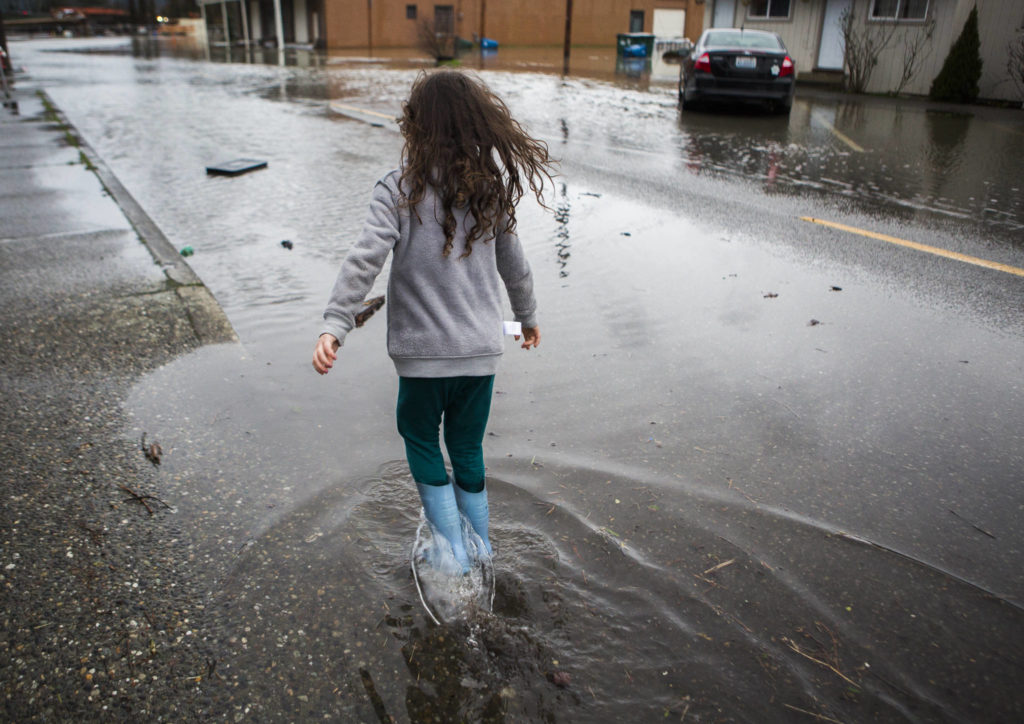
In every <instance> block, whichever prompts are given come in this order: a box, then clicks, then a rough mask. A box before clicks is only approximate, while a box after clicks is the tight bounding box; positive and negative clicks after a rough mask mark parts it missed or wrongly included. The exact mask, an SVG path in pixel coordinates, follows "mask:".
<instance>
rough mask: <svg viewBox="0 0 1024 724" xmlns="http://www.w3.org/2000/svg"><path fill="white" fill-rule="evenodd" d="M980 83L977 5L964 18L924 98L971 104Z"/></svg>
mask: <svg viewBox="0 0 1024 724" xmlns="http://www.w3.org/2000/svg"><path fill="white" fill-rule="evenodd" d="M979 80H981V38H980V37H978V6H977V5H975V6H974V9H973V10H971V14H970V15H968V16H967V22H966V23H964V29H963V30H962V31H961V32H960V37H959V38H957V39H956V42H955V43H953V46H952V47H951V48H950V49H949V55H947V56H946V62H945V63H943V64H942V70H940V71H939V74H938V75H937V76H935V80H933V81H932V87H931V90H930V91H929V92H928V96H929V97H930V98H931V99H932V100H934V101H953V102H955V103H971V102H972V101H974V99H975V98H977V97H978V81H979Z"/></svg>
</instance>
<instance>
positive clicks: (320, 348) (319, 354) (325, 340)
mask: <svg viewBox="0 0 1024 724" xmlns="http://www.w3.org/2000/svg"><path fill="white" fill-rule="evenodd" d="M340 346H341V343H340V342H338V338H337V337H335V336H334V335H333V334H321V335H320V339H318V340H317V341H316V348H315V349H314V350H313V369H315V370H316V371H317V372H319V373H320V374H322V375H326V374H327V373H328V372H330V371H331V367H333V366H334V362H335V360H337V359H338V347H340Z"/></svg>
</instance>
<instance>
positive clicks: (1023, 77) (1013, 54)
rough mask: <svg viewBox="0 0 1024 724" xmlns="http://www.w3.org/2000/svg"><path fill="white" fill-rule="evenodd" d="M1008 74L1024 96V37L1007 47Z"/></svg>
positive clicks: (1018, 38) (1011, 42)
mask: <svg viewBox="0 0 1024 724" xmlns="http://www.w3.org/2000/svg"><path fill="white" fill-rule="evenodd" d="M1006 72H1007V73H1009V74H1010V80H1012V81H1013V84H1014V85H1015V86H1016V87H1017V92H1018V93H1020V94H1021V95H1022V96H1024V35H1022V36H1018V37H1017V39H1016V40H1011V41H1010V42H1009V44H1008V45H1007V46H1006Z"/></svg>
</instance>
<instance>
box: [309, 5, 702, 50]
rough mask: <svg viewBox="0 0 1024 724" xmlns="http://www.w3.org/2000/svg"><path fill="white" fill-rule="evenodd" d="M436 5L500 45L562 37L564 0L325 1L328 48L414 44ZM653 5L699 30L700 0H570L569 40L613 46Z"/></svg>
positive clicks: (694, 32) (465, 34) (461, 32)
mask: <svg viewBox="0 0 1024 724" xmlns="http://www.w3.org/2000/svg"><path fill="white" fill-rule="evenodd" d="M410 5H411V6H415V8H416V19H415V20H412V19H408V18H407V9H406V8H407V6H410ZM437 5H450V6H451V7H452V9H453V12H454V19H455V34H456V35H458V36H459V37H462V38H466V39H471V38H472V37H473V36H474V35H477V36H480V35H481V32H480V29H481V21H482V22H483V30H484V32H483V35H484V36H485V37H488V38H493V39H494V40H497V41H498V42H499V43H500V44H502V45H519V46H522V45H561V44H562V43H563V41H564V38H565V12H566V2H565V0H556V2H544V1H543V0H451V1H450V2H443V1H442V2H429V3H424V2H415V0H412V1H408V2H407V1H405V0H374V2H373V3H372V15H368V6H370V3H368V2H367V1H366V0H325V8H324V15H325V28H326V35H327V47H329V48H365V47H367V46H368V45H370V44H371V43H372V45H373V47H375V48H385V47H413V46H415V45H416V41H417V32H418V28H419V26H420V25H421V24H422V23H423V22H427V23H431V24H432V23H433V19H434V8H435V6H437ZM482 8H483V9H485V15H484V17H483V18H481V9H482ZM655 8H664V9H672V10H684V11H686V37H688V38H690V39H691V40H696V39H697V36H699V35H700V32H701V29H702V28H703V17H702V16H703V3H699V2H698V0H574V2H573V17H572V43H573V45H598V46H601V45H603V46H614V45H615V42H616V35H618V34H619V33H625V32H629V17H630V11H631V10H641V11H643V13H644V31H645V32H651V29H652V27H653V21H654V10H655Z"/></svg>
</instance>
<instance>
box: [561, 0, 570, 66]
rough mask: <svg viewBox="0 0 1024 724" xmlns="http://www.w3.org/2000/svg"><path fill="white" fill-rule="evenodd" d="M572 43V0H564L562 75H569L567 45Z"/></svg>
mask: <svg viewBox="0 0 1024 724" xmlns="http://www.w3.org/2000/svg"><path fill="white" fill-rule="evenodd" d="M571 43H572V0H565V47H564V49H563V51H562V52H563V55H562V75H569V45H570V44H571Z"/></svg>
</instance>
